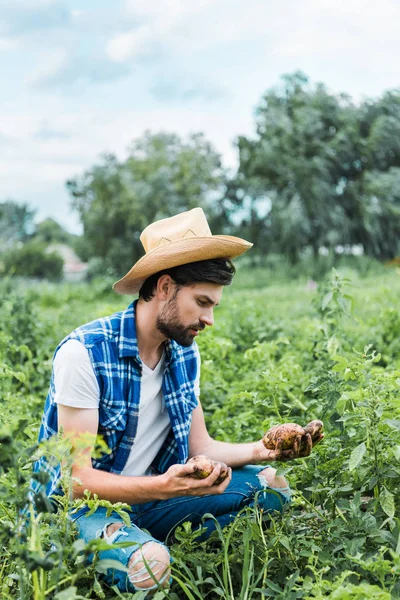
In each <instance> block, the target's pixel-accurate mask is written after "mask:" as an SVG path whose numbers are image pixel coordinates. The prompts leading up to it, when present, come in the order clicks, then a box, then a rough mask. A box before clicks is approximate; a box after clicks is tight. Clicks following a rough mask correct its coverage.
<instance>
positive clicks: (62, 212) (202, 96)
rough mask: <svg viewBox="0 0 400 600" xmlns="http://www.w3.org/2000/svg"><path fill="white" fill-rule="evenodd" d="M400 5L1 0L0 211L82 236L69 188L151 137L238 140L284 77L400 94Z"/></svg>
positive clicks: (229, 151)
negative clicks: (17, 210)
mask: <svg viewBox="0 0 400 600" xmlns="http://www.w3.org/2000/svg"><path fill="white" fill-rule="evenodd" d="M399 22H400V0H380V1H379V2H372V1H370V0H345V1H344V0H286V1H285V2H282V1H281V0H240V1H238V0H112V1H111V0H108V1H106V0H86V1H85V0H6V1H5V0H0V76H1V80H0V81H1V92H0V202H2V201H4V200H7V199H12V200H15V201H17V202H23V203H27V204H28V205H29V207H30V208H34V209H35V210H36V211H37V213H36V221H40V220H42V219H44V218H47V217H52V218H54V219H56V220H57V221H58V222H59V223H60V224H62V225H63V226H64V227H65V228H66V229H68V230H69V231H70V232H72V233H80V232H81V226H80V223H79V219H78V215H77V213H76V212H74V211H73V210H72V208H71V198H70V196H69V194H68V192H67V189H66V186H65V182H66V181H67V180H68V179H71V178H73V177H76V176H79V175H81V174H82V173H83V172H84V171H85V170H86V169H89V168H90V167H91V166H93V165H94V164H95V163H96V162H97V161H99V159H100V156H101V155H102V154H104V153H110V152H111V153H114V154H116V156H117V157H118V158H119V159H121V160H123V159H124V157H125V156H127V152H128V148H129V145H130V143H131V142H132V140H134V139H137V138H138V137H140V136H141V135H142V134H143V133H144V131H146V130H150V131H152V132H154V133H155V132H159V131H167V132H173V133H177V134H179V135H180V136H182V137H183V138H185V137H186V136H187V135H188V134H189V133H191V132H198V131H201V132H204V134H205V136H206V138H207V139H208V140H209V141H210V142H212V144H213V145H214V147H215V148H216V149H217V151H218V152H220V154H221V155H222V159H223V163H224V164H225V165H226V166H228V167H232V168H234V167H235V166H236V164H237V152H236V149H235V139H236V137H237V136H238V135H248V136H252V135H254V131H255V120H254V111H255V108H256V107H257V105H258V104H259V102H260V100H261V97H262V95H263V94H264V93H265V92H266V91H267V90H268V89H269V88H271V87H274V86H276V85H279V82H280V78H281V76H282V75H284V74H287V73H293V72H294V71H296V70H298V69H300V70H301V71H303V72H304V73H305V74H306V75H308V77H309V78H310V81H311V83H317V82H323V83H324V84H325V85H326V86H327V88H328V89H329V90H331V91H332V92H334V93H340V92H345V93H347V94H350V95H351V96H352V97H353V99H354V100H355V101H360V100H363V99H365V98H376V97H378V96H380V95H381V94H382V93H383V92H384V91H386V90H388V89H394V88H397V89H399V88H400V69H399V67H398V64H399V56H400V36H399V33H398V23H399Z"/></svg>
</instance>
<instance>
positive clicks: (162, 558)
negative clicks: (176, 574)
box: [128, 542, 171, 590]
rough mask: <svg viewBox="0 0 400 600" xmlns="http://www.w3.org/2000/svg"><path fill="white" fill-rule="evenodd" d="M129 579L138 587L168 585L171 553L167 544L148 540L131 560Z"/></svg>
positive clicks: (145, 588)
mask: <svg viewBox="0 0 400 600" xmlns="http://www.w3.org/2000/svg"><path fill="white" fill-rule="evenodd" d="M128 566H129V581H130V582H131V583H132V585H133V586H134V587H135V588H136V589H142V590H148V589H151V588H153V589H155V588H158V587H160V586H161V587H166V586H167V585H168V584H169V579H170V575H171V568H170V555H169V552H168V550H167V548H166V547H165V546H163V545H162V544H159V543H157V542H146V543H145V544H143V546H142V547H141V548H140V549H139V550H136V552H134V553H133V554H132V556H131V558H130V560H129V565H128Z"/></svg>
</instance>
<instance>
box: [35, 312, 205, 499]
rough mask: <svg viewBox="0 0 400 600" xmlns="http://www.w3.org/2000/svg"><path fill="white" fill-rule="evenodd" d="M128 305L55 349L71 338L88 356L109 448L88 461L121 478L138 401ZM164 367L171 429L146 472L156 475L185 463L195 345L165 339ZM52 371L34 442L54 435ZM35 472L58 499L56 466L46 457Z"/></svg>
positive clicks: (139, 368)
mask: <svg viewBox="0 0 400 600" xmlns="http://www.w3.org/2000/svg"><path fill="white" fill-rule="evenodd" d="M136 303H137V301H135V302H133V303H132V304H131V305H130V306H129V307H128V308H127V309H126V310H125V311H122V312H117V313H115V314H113V315H111V316H110V317H104V318H102V319H98V320H96V321H93V322H91V323H88V324H87V325H83V326H82V327H79V328H78V329H75V330H74V331H73V332H72V333H71V334H70V335H68V336H67V337H66V338H64V339H63V340H62V342H61V343H60V344H59V345H58V346H57V348H56V351H55V353H54V356H55V355H56V354H57V352H58V350H59V349H60V347H61V346H62V345H63V344H64V343H65V342H66V341H67V340H70V339H75V340H79V341H80V342H82V344H84V346H85V347H86V349H87V350H88V352H89V356H90V360H91V362H92V366H93V370H94V373H95V375H96V379H97V382H98V384H99V388H100V404H99V428H98V433H99V434H100V435H101V436H102V437H103V439H104V440H105V442H106V444H107V446H108V447H109V449H110V453H109V454H104V455H102V457H101V458H96V459H94V458H92V465H93V467H94V468H95V469H101V470H103V471H108V472H110V473H117V474H120V473H121V472H122V470H123V468H124V466H125V464H126V461H127V459H128V456H129V453H130V449H131V447H132V444H133V443H134V441H135V437H136V431H137V425H138V416H139V401H140V381H141V374H142V361H141V359H140V356H139V350H138V344H137V337H136V323H135V311H136ZM165 351H166V362H165V371H164V377H163V384H162V387H163V393H164V400H165V405H166V407H167V410H168V414H169V418H170V421H171V430H170V432H169V434H168V437H167V438H166V440H165V442H164V444H163V446H162V448H161V450H160V451H159V453H158V454H157V456H156V458H155V459H154V461H153V463H152V465H151V467H152V470H153V472H154V473H155V474H157V473H164V472H165V471H166V470H167V469H168V468H169V467H170V466H171V465H172V464H176V463H184V462H186V460H187V459H188V452H189V448H188V436H189V431H190V425H191V420H192V411H193V410H194V409H195V408H196V406H197V404H198V400H197V398H196V395H195V393H194V383H195V380H196V375H197V371H198V368H199V363H198V350H197V346H196V344H195V343H193V344H192V345H191V346H189V347H183V346H180V345H179V344H177V343H176V342H174V341H173V340H169V341H168V342H167V343H166V348H165ZM54 395H55V387H54V372H53V373H52V376H51V382H50V389H49V393H48V396H47V399H46V404H45V408H44V415H43V420H42V425H41V428H40V432H39V442H41V441H43V440H47V439H49V438H50V437H51V436H53V435H54V434H56V433H57V431H58V426H57V404H56V403H55V402H54ZM33 470H34V472H39V471H46V472H48V473H49V475H50V481H49V482H48V483H47V485H46V486H45V492H46V495H47V496H51V495H53V494H62V491H61V489H60V487H59V478H60V474H61V468H60V464H56V465H54V464H52V461H49V460H48V459H47V458H46V456H44V457H42V458H41V459H40V460H38V461H37V462H36V463H35V465H34V469H33ZM32 488H33V491H34V492H36V493H37V492H39V491H41V490H43V485H41V484H40V483H39V482H38V481H36V480H35V481H33V482H32Z"/></svg>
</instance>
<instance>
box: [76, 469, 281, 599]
mask: <svg viewBox="0 0 400 600" xmlns="http://www.w3.org/2000/svg"><path fill="white" fill-rule="evenodd" d="M265 468H266V467H265V466H262V465H259V466H253V465H248V466H246V467H243V468H241V469H234V470H233V471H232V480H231V482H230V484H229V486H228V487H227V489H226V490H225V492H224V493H223V494H217V495H216V494H209V495H207V496H180V497H178V498H171V499H170V500H157V501H153V502H146V503H144V504H135V505H132V506H131V510H130V513H129V514H130V519H131V527H129V528H127V527H126V526H122V527H121V529H118V531H116V532H115V534H113V535H112V539H111V538H108V541H109V542H117V541H119V542H132V546H129V547H128V548H118V547H117V548H112V549H110V550H103V551H102V552H100V553H99V558H100V559H113V560H118V561H120V562H121V563H123V564H124V565H125V566H127V565H128V562H129V560H130V557H131V556H132V554H133V553H134V552H135V551H136V550H138V549H139V548H140V547H141V546H142V545H143V544H145V543H147V542H150V541H152V542H154V541H156V542H161V543H163V544H166V543H168V540H169V538H170V537H171V536H172V534H173V532H174V529H175V528H176V527H177V526H178V525H181V524H182V523H184V522H185V521H190V522H191V523H192V527H193V529H195V528H196V527H197V526H199V525H201V526H202V527H205V532H204V533H203V534H202V537H201V538H200V539H205V538H207V537H208V536H209V535H210V534H211V532H212V531H213V530H214V529H215V522H214V520H213V519H206V520H204V521H203V522H202V517H203V515H204V514H206V513H211V514H212V515H213V516H214V517H215V518H216V520H217V521H218V522H219V524H220V525H221V527H224V526H225V525H228V523H230V522H231V521H233V519H234V518H235V517H236V516H237V514H238V513H239V512H240V511H241V510H242V509H243V508H245V507H246V506H250V507H253V506H254V505H255V503H257V505H258V506H259V507H260V508H263V509H264V512H267V513H270V512H273V511H282V509H283V506H284V505H285V504H287V503H288V502H289V501H290V490H289V488H271V487H270V486H269V485H268V484H267V482H266V479H265V477H263V476H262V475H259V473H260V471H262V470H264V469H265ZM85 512H88V509H87V510H86V511H85V509H82V510H81V511H79V513H77V514H76V515H73V520H74V521H75V522H76V525H77V527H78V532H79V537H80V538H83V539H84V540H85V542H88V541H89V540H92V539H96V538H98V537H101V536H104V537H107V536H106V535H105V532H106V530H107V527H108V526H109V525H111V524H112V523H122V522H123V521H122V519H121V517H120V516H119V515H117V514H116V513H113V514H112V515H111V516H110V517H109V518H106V516H105V515H106V509H105V508H99V509H97V510H96V512H95V513H93V514H92V515H90V516H89V517H86V516H85ZM142 529H146V530H147V531H142ZM104 580H105V583H106V584H108V585H117V586H118V588H119V589H120V590H121V591H128V592H131V593H133V592H135V591H136V590H137V589H139V588H137V587H135V586H133V585H132V584H131V582H130V580H129V578H128V576H127V573H125V572H123V571H117V570H115V569H108V571H107V574H106V575H105V577H104ZM154 587H157V585H155V586H154Z"/></svg>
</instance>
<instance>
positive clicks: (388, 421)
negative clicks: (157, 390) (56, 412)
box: [0, 270, 400, 600]
mask: <svg viewBox="0 0 400 600" xmlns="http://www.w3.org/2000/svg"><path fill="white" fill-rule="evenodd" d="M246 277H247V282H249V281H250V279H249V274H248V273H247V272H246ZM354 279H355V281H354ZM239 288H240V286H239ZM239 288H235V285H233V286H232V288H227V289H226V290H225V291H224V298H223V302H222V303H221V306H220V307H219V308H218V309H217V311H216V322H215V325H214V327H213V328H212V329H210V330H208V331H206V332H203V333H202V334H201V336H199V345H200V347H201V354H202V381H201V390H202V398H203V406H204V411H205V415H206V420H207V425H208V428H209V430H210V432H211V433H212V434H213V435H214V436H216V437H218V438H219V439H221V440H226V441H233V442H246V441H254V440H256V439H260V437H261V435H262V434H263V432H264V431H265V429H267V428H268V427H270V426H272V425H275V424H277V423H279V422H282V421H296V422H299V423H300V424H305V423H307V422H308V421H310V420H311V419H312V418H322V420H323V421H324V423H325V430H326V437H325V439H324V441H323V442H322V443H321V444H319V445H318V446H317V447H316V448H315V449H314V451H313V453H312V454H311V456H310V457H308V458H307V459H300V460H296V461H292V462H288V463H282V464H281V463H280V464H277V465H275V466H277V467H279V472H280V473H282V474H285V475H286V476H287V477H288V479H289V481H290V483H291V487H292V489H293V502H292V504H291V505H290V506H289V507H287V509H286V510H285V512H284V514H283V516H276V515H270V516H267V515H265V514H263V513H262V512H261V511H260V510H258V509H257V508H256V509H251V510H250V509H247V510H245V511H243V513H242V515H241V516H240V518H238V519H236V520H235V521H234V522H233V523H232V524H231V525H229V526H228V527H227V528H226V529H224V530H221V529H220V528H219V527H218V524H216V530H215V532H214V533H213V534H212V536H211V538H210V539H209V540H207V541H200V540H199V537H200V535H201V529H200V530H192V527H191V524H190V523H185V524H183V525H182V527H181V528H180V529H179V530H178V531H177V532H175V534H174V537H175V539H174V542H173V543H172V545H171V552H172V555H173V557H174V563H173V565H172V575H173V584H172V588H171V590H169V591H168V592H162V591H161V590H160V591H158V592H157V594H156V596H155V597H156V598H158V599H161V598H163V597H168V598H170V599H171V600H181V599H183V598H194V599H196V600H197V599H200V598H210V599H215V598H221V599H226V598H227V599H229V600H245V599H246V600H255V599H259V598H277V599H282V600H295V599H296V600H297V599H305V600H316V599H317V600H320V599H321V600H322V598H328V599H330V600H361V599H362V600H364V598H365V599H368V598H371V599H372V598H381V599H382V600H389V599H391V598H398V597H399V596H400V559H399V555H400V542H399V540H400V520H399V518H398V515H399V508H400V506H399V497H400V468H399V459H400V408H399V407H400V402H399V393H400V392H399V389H400V387H399V383H400V360H399V353H398V350H399V346H398V337H399V334H400V321H399V317H398V311H397V304H398V296H399V293H400V279H399V277H398V274H397V273H396V272H394V271H393V272H383V273H381V274H380V275H379V276H378V275H375V276H374V277H372V278H370V279H368V278H367V279H357V278H356V277H355V276H354V273H353V276H352V275H351V272H350V271H348V270H345V271H340V270H338V271H332V272H331V273H330V274H329V276H327V277H326V278H325V280H324V281H322V282H321V283H319V284H318V286H317V288H316V289H315V286H313V287H309V286H308V285H307V284H306V283H305V282H304V283H301V282H300V283H296V284H294V283H282V284H281V285H279V286H276V285H275V286H274V285H272V282H271V281H269V285H268V287H267V288H265V289H259V288H257V289H254V290H249V289H247V290H243V289H239ZM0 292H1V293H0V297H1V304H0V383H1V385H0V407H1V408H0V411H1V412H0V422H1V426H0V596H1V598H4V600H17V599H21V600H22V599H23V600H47V598H49V599H50V598H54V599H55V600H76V599H78V598H86V599H89V598H104V599H107V600H108V599H111V598H115V597H123V598H126V599H128V598H132V597H135V598H138V599H139V598H142V597H143V594H141V593H138V594H136V595H128V594H122V593H119V592H118V593H117V592H116V591H115V590H113V589H108V588H106V587H105V586H103V584H102V583H101V578H100V577H101V572H102V570H104V569H105V568H106V566H107V564H105V563H104V562H102V561H101V560H100V559H99V557H98V555H99V552H101V550H102V549H105V548H106V547H108V546H107V545H106V543H105V542H104V540H100V539H98V540H94V541H93V542H90V543H89V544H85V543H84V542H83V541H82V540H77V539H76V538H75V532H74V527H73V525H72V523H71V521H70V520H68V519H66V513H67V511H68V510H69V509H70V508H71V507H72V506H71V503H70V502H69V493H68V490H69V489H70V484H71V481H70V477H69V475H68V471H67V470H66V472H65V475H63V485H64V489H65V490H66V491H67V494H66V495H65V496H64V499H63V500H62V502H61V503H60V506H59V508H58V511H57V512H51V511H50V510H51V509H50V507H49V505H48V503H47V502H46V499H45V498H40V499H39V510H38V513H37V514H36V515H35V517H34V518H33V519H31V521H30V523H29V525H28V526H27V527H23V525H24V522H23V517H22V514H21V511H20V509H21V508H23V507H24V505H25V504H26V494H27V489H28V481H29V473H30V467H31V464H32V461H33V459H34V457H35V456H38V453H41V452H46V453H48V455H49V456H51V455H52V456H54V457H55V460H59V459H60V458H63V459H64V460H65V459H66V457H67V456H68V453H69V446H68V445H66V443H65V441H63V440H62V439H61V437H59V438H57V439H54V440H51V442H50V443H49V444H45V445H42V446H41V447H40V448H37V445H36V438H37V430H38V427H39V423H40V417H41V413H42V406H43V401H44V397H45V395H46V391H47V385H48V379H49V375H50V367H51V354H52V352H53V350H54V347H55V345H56V344H57V342H58V341H59V339H61V338H62V336H63V335H64V334H66V333H68V332H69V331H70V330H71V329H72V328H73V327H75V326H76V325H78V324H81V323H82V322H84V321H85V320H90V319H93V318H94V317H96V316H100V315H106V314H110V313H111V312H113V311H114V310H119V309H121V308H123V307H124V306H125V304H126V302H125V301H124V299H121V298H119V297H117V296H115V295H114V296H113V295H110V294H109V292H108V291H107V289H106V284H105V283H104V282H101V281H94V282H93V284H92V285H91V286H90V287H89V286H85V285H77V286H75V287H73V286H66V285H64V286H59V287H56V286H54V285H51V284H46V285H44V286H43V287H42V288H38V287H37V286H35V287H27V286H25V287H24V286H22V285H21V284H20V283H18V282H14V281H13V280H6V281H4V282H2V283H1V285H0ZM101 450H102V447H101V446H99V451H101ZM103 450H104V448H103ZM40 501H41V504H40ZM83 505H86V506H88V507H89V510H95V509H96V507H97V506H99V505H101V506H104V507H106V508H107V509H108V510H110V511H111V510H116V511H117V512H118V513H119V514H120V515H121V516H122V518H124V516H125V517H126V513H125V510H126V506H124V505H123V504H118V505H112V504H110V503H109V502H106V501H104V500H100V499H99V498H97V497H96V496H93V497H91V496H89V495H88V494H86V496H85V497H84V498H83V499H82V500H78V501H75V509H79V508H80V507H82V506H83ZM210 510H212V506H211V505H210ZM49 511H50V512H49ZM208 517H210V516H209V515H208ZM120 543H122V542H120ZM89 554H94V555H95V557H97V558H96V560H95V564H94V565H88V562H87V557H88V556H89ZM166 594H167V596H166Z"/></svg>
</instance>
